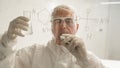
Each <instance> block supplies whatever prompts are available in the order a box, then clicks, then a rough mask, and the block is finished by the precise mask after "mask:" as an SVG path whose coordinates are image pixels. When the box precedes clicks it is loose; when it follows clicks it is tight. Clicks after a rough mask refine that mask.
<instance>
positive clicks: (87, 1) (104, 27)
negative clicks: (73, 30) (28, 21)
mask: <svg viewBox="0 0 120 68" xmlns="http://www.w3.org/2000/svg"><path fill="white" fill-rule="evenodd" d="M103 1H108V0H74V1H73V0H59V1H58V0H0V33H1V34H2V33H4V32H5V31H6V30H7V28H8V25H9V22H10V21H11V20H12V19H14V18H16V17H17V16H21V15H24V14H27V15H28V16H30V17H32V20H33V22H32V24H33V34H32V35H27V36H26V37H24V38H19V39H18V41H19V42H18V44H17V47H18V48H21V47H25V46H27V45H31V44H33V43H41V44H45V43H46V42H47V41H48V40H50V39H51V37H52V34H51V31H50V22H49V20H50V12H51V8H52V7H54V6H55V5H58V4H68V5H72V6H74V7H75V8H76V9H77V14H78V17H79V21H78V22H79V24H80V29H79V31H78V33H77V35H78V36H80V37H81V38H83V39H84V41H85V43H86V46H87V48H88V50H90V51H92V52H93V53H95V54H96V55H97V56H98V57H100V58H108V57H109V53H111V52H110V51H111V50H109V49H111V48H112V47H111V46H112V45H110V43H109V42H111V41H110V39H111V38H109V39H108V37H109V36H111V35H112V32H111V27H109V28H108V26H111V25H112V24H111V25H110V24H109V21H108V18H109V17H108V16H109V15H108V6H104V5H101V4H100V2H103ZM113 24H114V23H113ZM116 25H117V23H116ZM108 29H109V30H110V31H108ZM117 30H118V29H117ZM114 31H115V30H114ZM108 32H111V35H109V36H108V34H109V33H108ZM115 34H116V33H115ZM114 39H115V38H114ZM108 40H109V41H108ZM107 44H108V45H110V46H109V47H108V45H107ZM118 45H119V44H118ZM118 45H117V47H119V46H118ZM115 49H116V47H115ZM118 50H119V49H118Z"/></svg>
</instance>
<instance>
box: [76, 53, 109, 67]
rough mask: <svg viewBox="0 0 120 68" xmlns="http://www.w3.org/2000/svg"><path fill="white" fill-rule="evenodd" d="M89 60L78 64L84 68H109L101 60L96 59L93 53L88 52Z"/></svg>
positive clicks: (79, 61)
mask: <svg viewBox="0 0 120 68" xmlns="http://www.w3.org/2000/svg"><path fill="white" fill-rule="evenodd" d="M87 53H88V54H87V59H85V60H84V59H81V60H78V61H77V64H78V65H80V66H81V67H84V68H107V67H105V65H104V64H103V63H102V61H101V59H100V58H98V57H96V56H95V55H94V54H93V53H91V52H89V51H87Z"/></svg>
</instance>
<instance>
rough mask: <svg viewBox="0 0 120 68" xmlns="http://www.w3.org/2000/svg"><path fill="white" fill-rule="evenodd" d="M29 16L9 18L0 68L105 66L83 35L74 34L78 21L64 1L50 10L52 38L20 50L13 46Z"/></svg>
mask: <svg viewBox="0 0 120 68" xmlns="http://www.w3.org/2000/svg"><path fill="white" fill-rule="evenodd" d="M28 21H29V19H28V18H26V17H23V16H20V17H17V18H16V19H14V20H13V21H11V22H10V26H9V29H8V31H7V32H5V33H4V34H3V36H2V37H1V40H0V68H104V66H103V64H102V63H101V61H100V59H99V58H97V57H96V56H94V55H93V54H92V53H90V52H88V51H87V50H86V48H85V45H84V42H83V41H82V39H80V38H78V37H77V36H75V34H76V32H77V30H78V28H79V24H78V23H77V22H76V19H75V13H74V10H73V9H72V8H71V7H69V6H66V5H59V6H57V7H56V8H55V9H54V10H53V12H52V18H51V26H52V29H51V30H52V33H53V36H54V37H53V39H52V40H50V41H49V42H48V44H47V46H44V45H38V44H34V45H33V46H30V47H27V48H23V49H21V50H19V51H17V52H16V51H14V50H12V47H13V45H15V43H16V41H17V37H18V36H22V37H24V35H23V34H22V33H21V31H22V30H25V31H27V28H26V27H28V26H29V25H28Z"/></svg>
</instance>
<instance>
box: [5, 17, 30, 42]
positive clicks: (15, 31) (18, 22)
mask: <svg viewBox="0 0 120 68" xmlns="http://www.w3.org/2000/svg"><path fill="white" fill-rule="evenodd" d="M28 21H29V19H28V18H26V17H23V16H19V17H17V18H16V19H14V20H13V21H11V22H10V25H9V28H8V31H7V35H8V38H9V39H11V40H14V39H15V38H16V37H17V36H22V37H24V35H23V34H22V33H21V30H24V31H27V28H28V26H29V25H28Z"/></svg>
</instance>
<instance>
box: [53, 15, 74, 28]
mask: <svg viewBox="0 0 120 68" xmlns="http://www.w3.org/2000/svg"><path fill="white" fill-rule="evenodd" d="M51 21H52V22H53V24H54V25H56V24H57V25H60V24H62V23H63V22H64V23H66V24H67V25H69V26H71V25H73V24H74V23H75V21H76V20H75V19H74V18H72V17H57V18H53V19H52V20H51Z"/></svg>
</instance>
